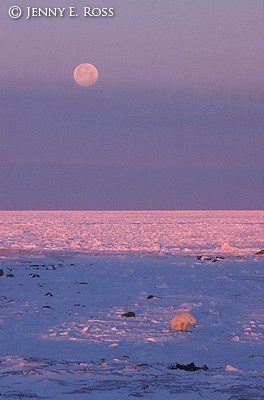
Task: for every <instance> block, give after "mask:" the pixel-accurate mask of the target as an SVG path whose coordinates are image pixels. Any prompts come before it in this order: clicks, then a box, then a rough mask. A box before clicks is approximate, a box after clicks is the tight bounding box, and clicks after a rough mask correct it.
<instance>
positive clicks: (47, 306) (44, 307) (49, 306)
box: [42, 306, 51, 308]
mask: <svg viewBox="0 0 264 400" xmlns="http://www.w3.org/2000/svg"><path fill="white" fill-rule="evenodd" d="M42 308H51V307H50V306H42Z"/></svg>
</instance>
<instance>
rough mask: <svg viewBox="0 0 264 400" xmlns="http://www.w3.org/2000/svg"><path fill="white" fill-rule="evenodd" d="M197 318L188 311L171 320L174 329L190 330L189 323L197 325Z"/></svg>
mask: <svg viewBox="0 0 264 400" xmlns="http://www.w3.org/2000/svg"><path fill="white" fill-rule="evenodd" d="M196 322H197V321H196V319H195V318H194V316H193V315H191V314H190V313H188V312H183V313H181V314H178V315H175V317H174V318H173V319H172V321H171V329H173V330H174V331H182V332H190V329H189V325H192V326H194V327H195V325H196Z"/></svg>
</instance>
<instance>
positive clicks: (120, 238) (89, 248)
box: [0, 211, 264, 256]
mask: <svg viewBox="0 0 264 400" xmlns="http://www.w3.org/2000/svg"><path fill="white" fill-rule="evenodd" d="M263 247H264V211H0V256H1V253H2V254H4V253H5V252H6V251H9V250H11V251H16V250H17V251H20V250H21V251H29V252H39V251H40V252H42V251H53V250H56V251H63V252H64V251H65V252H81V253H98V254H101V253H114V254H124V253H125V254H130V253H131V254H140V255H142V254H155V255H157V254H159V255H180V254H184V255H193V254H195V255H196V254H230V255H247V254H254V253H255V252H256V251H258V250H260V249H262V248H263Z"/></svg>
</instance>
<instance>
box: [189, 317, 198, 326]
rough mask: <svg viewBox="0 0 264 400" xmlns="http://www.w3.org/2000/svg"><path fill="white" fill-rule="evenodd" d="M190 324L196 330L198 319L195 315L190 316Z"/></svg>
mask: <svg viewBox="0 0 264 400" xmlns="http://www.w3.org/2000/svg"><path fill="white" fill-rule="evenodd" d="M189 324H190V325H192V326H193V327H194V328H195V325H196V324H197V321H196V318H194V316H193V315H190V318H189Z"/></svg>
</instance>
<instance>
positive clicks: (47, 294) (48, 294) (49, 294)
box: [44, 292, 53, 297]
mask: <svg viewBox="0 0 264 400" xmlns="http://www.w3.org/2000/svg"><path fill="white" fill-rule="evenodd" d="M44 296H51V297H53V294H52V293H50V292H48V293H46V294H45V295H44Z"/></svg>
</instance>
